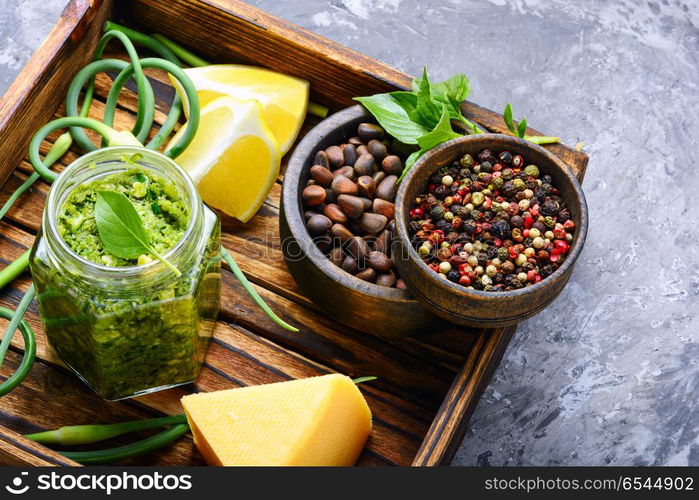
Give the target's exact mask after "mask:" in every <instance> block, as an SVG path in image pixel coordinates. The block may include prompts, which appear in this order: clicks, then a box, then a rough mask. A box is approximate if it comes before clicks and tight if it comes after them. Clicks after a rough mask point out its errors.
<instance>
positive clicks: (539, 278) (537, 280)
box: [534, 274, 542, 283]
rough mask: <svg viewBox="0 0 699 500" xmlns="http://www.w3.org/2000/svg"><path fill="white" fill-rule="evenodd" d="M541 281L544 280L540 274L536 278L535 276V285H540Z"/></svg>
mask: <svg viewBox="0 0 699 500" xmlns="http://www.w3.org/2000/svg"><path fill="white" fill-rule="evenodd" d="M541 280H542V278H541V275H540V274H537V275H536V276H534V283H538V282H539V281H541Z"/></svg>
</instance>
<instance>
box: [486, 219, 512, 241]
mask: <svg viewBox="0 0 699 500" xmlns="http://www.w3.org/2000/svg"><path fill="white" fill-rule="evenodd" d="M490 231H491V232H492V233H493V236H495V237H496V238H498V239H501V240H504V239H505V238H509V237H510V234H511V233H510V225H509V224H508V223H507V222H505V221H504V220H498V221H496V222H495V223H494V224H493V225H492V227H491V229H490Z"/></svg>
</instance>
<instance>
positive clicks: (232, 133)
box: [166, 97, 281, 222]
mask: <svg viewBox="0 0 699 500" xmlns="http://www.w3.org/2000/svg"><path fill="white" fill-rule="evenodd" d="M186 127H187V124H185V125H183V126H182V128H180V130H179V131H178V132H177V133H176V134H175V135H174V136H173V138H172V139H171V140H170V143H169V144H168V146H167V148H166V149H170V147H172V145H173V144H176V143H177V141H178V140H179V139H180V137H181V136H182V134H184V131H185V130H186ZM175 161H176V162H177V163H178V164H179V165H180V166H181V167H182V168H183V169H185V170H186V171H187V172H188V173H189V175H190V177H192V179H193V180H194V182H195V183H196V184H197V187H198V188H199V193H200V194H201V197H202V199H203V200H204V201H205V202H206V203H208V204H209V205H211V206H212V207H214V208H217V209H219V210H221V211H222V212H224V213H225V214H227V215H230V216H232V217H235V218H236V219H238V220H240V221H242V222H247V221H248V220H250V218H251V217H252V216H253V215H255V212H257V210H258V209H259V208H260V206H261V205H262V203H263V202H264V200H265V198H266V197H267V194H268V193H269V191H270V189H272V186H273V185H274V182H275V180H276V179H277V176H278V175H279V164H280V162H281V153H280V152H279V145H278V144H277V140H276V139H275V137H274V134H272V131H271V130H270V129H269V127H268V126H267V124H266V122H265V118H264V116H263V110H262V106H261V105H260V103H258V102H257V101H239V100H236V99H233V98H231V97H219V98H217V99H214V100H212V101H210V102H209V103H208V104H206V105H205V106H204V107H202V109H201V114H200V122H199V128H198V130H197V133H196V135H195V136H194V139H193V140H192V142H191V143H190V145H189V146H188V147H187V149H186V150H185V151H184V152H183V153H182V154H181V155H180V156H178V157H177V158H176V160H175Z"/></svg>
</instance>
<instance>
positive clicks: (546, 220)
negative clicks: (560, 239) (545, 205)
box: [544, 216, 556, 228]
mask: <svg viewBox="0 0 699 500" xmlns="http://www.w3.org/2000/svg"><path fill="white" fill-rule="evenodd" d="M544 225H545V226H546V227H549V228H553V227H554V226H555V225H556V219H554V218H553V217H551V216H548V217H544Z"/></svg>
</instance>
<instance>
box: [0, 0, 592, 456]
mask: <svg viewBox="0 0 699 500" xmlns="http://www.w3.org/2000/svg"><path fill="white" fill-rule="evenodd" d="M111 5H112V2H110V1H108V0H105V1H97V2H93V8H91V9H88V8H86V7H85V4H84V2H83V1H81V0H73V1H72V2H71V4H70V5H69V8H68V9H67V13H68V15H67V17H66V18H65V19H63V21H62V22H63V24H64V25H65V24H66V23H69V24H70V23H72V24H71V26H73V28H72V29H66V28H65V26H64V29H63V30H62V31H61V30H57V31H55V32H54V35H55V41H54V42H52V44H51V45H52V46H53V45H55V48H54V49H55V50H54V52H53V53H54V58H59V59H60V60H61V61H64V60H71V61H72V62H73V63H75V60H74V58H75V56H71V54H73V52H72V51H69V50H68V49H67V47H73V44H75V43H82V44H84V46H83V51H82V52H83V53H84V54H90V53H91V52H92V49H91V47H92V46H94V38H95V36H94V34H92V35H90V33H92V32H91V31H90V29H87V30H85V29H82V30H79V32H80V33H81V34H84V33H87V34H88V35H85V36H84V38H83V39H82V42H80V41H79V40H78V41H77V42H71V41H70V35H69V34H70V33H71V32H73V30H74V29H75V26H79V25H80V21H79V19H76V18H75V16H76V12H78V13H82V14H83V15H87V16H90V17H92V18H93V19H103V18H104V17H107V16H109V15H110V12H111ZM118 6H119V8H120V10H119V12H120V13H121V14H122V15H123V16H126V17H127V19H126V21H127V22H129V19H128V18H131V19H138V21H139V23H141V24H142V25H145V26H141V27H142V28H145V30H146V31H148V28H149V27H150V31H155V30H156V29H157V31H160V32H164V33H165V34H166V35H168V36H171V37H172V38H175V39H177V40H178V41H180V42H183V43H184V44H185V45H187V46H189V47H190V48H192V49H195V50H196V51H197V52H199V53H200V54H201V55H202V56H204V57H206V58H210V59H211V60H213V61H227V62H250V63H256V64H263V65H265V66H268V67H271V68H273V69H277V70H280V71H285V72H287V73H291V74H298V75H299V76H302V77H304V78H307V79H309V80H310V81H311V85H312V89H313V93H314V99H316V100H318V101H320V102H323V103H325V104H329V105H331V106H332V107H333V108H334V109H335V110H337V109H340V108H341V107H344V106H346V105H348V104H351V100H350V99H351V97H353V96H354V95H366V94H369V93H374V92H379V91H385V90H390V89H395V88H398V87H401V86H404V85H406V84H407V83H408V82H409V78H408V77H407V76H406V75H404V74H402V73H400V72H398V71H396V70H393V69H391V68H388V67H386V66H384V65H382V64H380V63H378V62H376V61H373V60H371V59H369V58H366V57H365V56H362V55H360V54H357V53H354V52H352V51H349V50H347V49H344V48H341V47H338V46H336V45H335V44H333V43H332V42H329V41H327V40H324V39H322V38H320V37H317V36H316V35H313V34H310V33H308V32H305V31H303V30H301V29H299V28H297V27H295V26H293V25H290V24H288V23H285V22H283V21H280V20H278V19H276V18H274V17H272V16H269V15H268V14H266V13H263V12H261V11H259V10H258V9H254V8H252V7H250V6H247V5H245V4H242V3H240V2H237V1H232V0H187V1H185V0H173V1H171V2H162V1H159V0H126V1H123V2H119V3H118ZM78 17H79V16H78ZM184 19H186V22H183V20H184ZM88 27H89V26H88ZM154 27H155V28H154ZM56 33H57V34H56ZM61 37H62V38H61ZM78 38H79V37H78ZM193 43H195V44H196V46H193V45H192V44H193ZM81 46H82V45H81ZM108 54H109V56H110V57H123V55H122V54H121V53H120V52H119V51H118V50H115V49H114V48H113V46H112V44H110V48H109V50H108ZM71 57H73V59H70V58H71ZM86 57H87V56H86ZM49 61H51V59H50V58H49ZM41 64H46V59H41V60H38V61H37V62H36V65H41ZM61 67H62V66H61ZM25 72H26V71H25ZM46 72H47V71H46V68H45V67H44V68H39V67H34V68H32V69H31V71H29V72H26V73H27V75H29V76H26V75H25V73H23V74H22V75H23V76H22V77H20V80H21V79H25V81H28V82H32V80H31V78H29V77H32V78H34V77H35V76H36V75H41V74H46ZM73 72H74V68H73ZM68 74H69V72H67V71H65V72H64V73H62V74H61V76H60V81H58V82H54V81H51V82H50V84H51V85H52V87H51V89H50V90H51V92H39V93H37V92H38V91H34V92H33V93H32V92H29V93H25V94H22V95H18V94H17V92H16V90H15V94H13V95H12V96H10V98H9V100H8V98H7V97H5V98H4V99H3V101H1V102H3V103H5V102H10V101H12V102H14V106H15V107H14V108H13V111H14V113H13V112H12V111H7V112H5V111H6V110H5V109H0V125H2V124H3V123H4V124H5V127H2V126H0V132H2V134H3V139H4V137H5V134H6V133H7V131H8V128H7V126H8V124H17V123H18V120H19V118H18V117H17V110H20V109H27V107H28V106H29V107H30V106H32V105H34V104H35V103H40V105H43V106H48V105H50V106H51V108H50V109H49V111H50V110H51V109H52V110H54V111H53V114H54V116H62V114H63V109H62V107H61V106H58V102H59V99H58V98H56V97H55V95H54V94H56V93H59V94H60V96H59V97H60V98H62V96H63V94H62V92H63V89H64V88H65V85H66V83H67V80H66V79H67V78H68ZM149 74H150V76H151V77H152V80H153V83H154V85H153V86H154V91H155V93H156V104H157V107H158V109H157V111H156V116H155V118H156V127H155V129H157V126H159V124H161V123H162V120H163V119H164V117H165V113H166V112H167V106H168V105H169V102H170V100H171V98H172V89H171V88H170V87H169V84H168V81H167V77H166V76H165V75H162V74H159V73H157V72H150V73H149ZM338 75H341V77H339V76H338ZM110 83H111V76H109V75H100V76H99V78H98V80H97V85H96V95H97V98H96V100H95V103H94V106H93V108H92V110H91V116H94V117H96V118H100V117H101V115H102V110H103V108H104V99H105V97H106V94H107V92H108V89H109V87H110ZM31 85H34V86H35V83H32V84H31ZM15 87H16V85H15ZM15 87H13V88H15ZM47 96H50V99H48V97H47ZM47 99H48V100H47ZM135 109H136V95H135V94H134V93H133V92H132V91H131V90H128V89H126V90H124V92H122V95H121V99H120V102H119V109H118V111H117V115H116V124H117V127H118V128H119V127H121V128H125V127H130V125H131V124H132V123H133V120H134V111H135ZM464 111H465V113H467V114H469V115H470V116H472V117H473V118H474V119H475V120H477V121H479V122H480V123H482V124H484V125H486V126H487V127H488V128H489V129H491V130H495V131H502V130H503V127H504V125H503V124H502V121H501V120H500V118H499V115H497V114H496V113H493V112H490V111H488V110H484V109H483V108H480V107H478V106H476V105H473V104H471V103H465V104H464ZM44 114H45V113H44ZM49 118H50V113H49V114H48V115H46V116H44V115H43V114H42V115H41V116H34V117H32V118H31V119H30V120H27V123H26V124H24V128H23V134H25V135H26V139H28V138H29V135H30V132H29V131H30V130H34V129H36V128H38V127H39V126H40V125H41V124H43V122H44V121H46V120H47V119H49ZM317 121H318V120H317V119H314V118H309V119H308V120H307V122H306V123H305V124H304V129H303V130H304V131H305V130H308V129H309V128H310V127H312V126H313V125H315V124H316V123H317ZM154 131H155V130H154ZM531 133H536V131H531ZM302 134H303V132H302ZM58 135H59V133H58V132H57V133H54V134H52V135H51V136H50V137H49V138H48V140H47V141H45V143H44V144H42V151H43V152H46V151H47V150H48V149H49V148H50V144H51V141H53V140H55V139H56V138H57V137H58ZM17 140H19V139H17ZM2 148H3V151H2V152H3V155H4V156H3V157H4V158H11V159H12V163H11V164H9V163H7V164H6V163H3V164H0V167H1V168H0V175H2V176H4V177H7V181H6V183H5V185H4V186H3V188H2V189H1V190H0V204H2V203H4V201H5V200H6V199H7V197H8V196H9V194H10V193H11V192H12V191H13V190H14V189H15V188H16V187H17V186H18V185H19V184H21V182H22V181H23V180H24V179H26V177H27V175H29V173H30V172H31V167H30V165H29V164H28V163H27V162H26V159H25V160H21V158H22V156H23V154H22V153H23V152H24V151H25V150H26V148H25V146H24V144H23V143H5V142H4V141H3V145H2ZM552 150H554V151H555V153H556V154H558V155H559V156H561V157H562V158H563V159H564V160H565V161H567V162H568V163H569V164H570V165H571V168H573V169H574V171H575V172H576V174H578V175H579V176H582V174H583V173H584V169H585V166H586V164H587V157H586V156H585V155H584V154H582V153H579V152H577V151H574V150H572V149H570V148H567V147H565V146H554V147H553V148H552ZM79 154H80V152H79V151H71V152H69V154H67V155H66V156H65V157H64V158H63V159H62V160H61V165H62V166H65V165H67V164H68V163H70V162H71V161H73V160H74V159H75V158H77V156H78V155H79ZM20 160H21V161H20ZM61 165H59V166H58V168H57V170H60V169H61V168H62V166H61ZM15 167H16V168H15ZM282 181H283V175H282V176H280V178H279V182H278V183H277V185H276V186H275V187H274V189H273V190H272V192H271V193H270V196H269V197H268V199H267V200H266V202H265V204H264V205H263V207H262V209H261V210H260V212H259V213H258V214H257V215H256V216H255V217H254V218H253V219H252V220H251V221H250V222H249V223H248V224H241V223H239V222H236V221H234V220H232V219H230V218H227V217H223V218H222V222H223V231H224V235H223V243H224V245H225V246H226V248H228V249H229V250H230V251H231V252H232V253H233V255H234V256H235V258H236V260H237V261H238V263H239V264H240V267H241V268H242V269H243V272H244V273H245V274H246V275H247V276H248V278H249V279H250V280H251V281H252V282H253V283H254V286H255V287H256V288H257V290H258V291H259V293H260V294H261V295H262V296H263V297H264V298H265V300H266V301H267V302H268V303H269V304H270V306H271V307H272V308H273V309H275V310H276V311H278V312H279V313H280V315H281V316H282V317H283V318H284V319H286V320H287V321H289V322H292V323H293V324H295V325H297V326H298V327H299V328H300V330H301V331H300V333H298V334H292V333H290V332H288V331H286V330H283V329H281V328H279V327H278V326H277V325H276V324H274V323H273V322H271V321H270V320H269V319H268V318H267V317H266V316H264V315H263V314H262V313H261V312H260V311H259V309H258V308H257V307H256V306H255V305H254V304H253V303H252V301H251V300H250V299H249V297H248V296H247V295H246V294H245V293H244V292H243V290H242V288H241V287H240V285H239V284H238V283H237V281H236V280H235V279H234V278H233V276H232V275H231V274H230V272H229V271H228V270H224V272H223V280H222V285H223V286H222V311H221V315H220V318H219V322H218V324H217V327H216V329H215V332H214V340H213V342H212V343H211V346H210V348H209V351H208V354H207V357H206V362H205V365H204V368H203V370H202V374H201V376H200V377H199V379H198V380H197V381H196V383H194V384H190V385H188V386H184V387H180V388H176V389H171V390H168V391H162V392H158V393H155V394H151V395H147V396H143V397H140V398H137V399H134V400H129V401H126V402H119V403H106V402H104V401H102V400H101V399H100V398H99V397H98V396H96V395H95V394H93V393H92V392H91V391H90V390H89V389H87V388H86V386H84V384H82V383H81V382H80V381H78V379H77V378H76V377H75V376H74V375H72V374H71V373H70V372H69V371H68V370H67V369H65V368H64V367H63V366H62V365H61V363H60V361H59V360H58V359H57V358H56V356H55V355H54V354H53V353H52V352H51V350H50V349H49V347H48V346H47V344H46V341H45V338H44V335H43V331H42V328H41V324H40V321H39V318H38V315H37V309H36V304H32V306H31V307H30V310H29V312H28V314H27V319H28V321H29V322H30V324H31V325H32V327H33V328H34V329H35V331H36V332H37V341H38V349H37V358H38V360H37V362H36V364H35V366H34V367H33V368H32V371H31V373H30V375H29V377H28V378H27V379H26V381H25V382H24V383H23V384H22V385H21V386H20V387H19V388H18V389H16V390H15V391H14V392H12V393H11V394H10V395H8V396H6V397H4V398H2V399H1V400H0V424H2V425H4V426H5V427H6V428H7V429H2V428H0V463H9V462H10V461H11V459H12V457H15V458H14V459H16V460H17V461H19V462H20V463H25V464H32V463H35V464H37V465H39V464H43V463H44V461H47V460H48V461H49V462H50V459H46V458H45V457H53V456H55V454H53V455H52V454H51V452H50V451H49V450H48V449H46V448H44V447H42V446H39V445H35V448H26V447H23V446H24V444H26V443H23V442H22V441H19V444H8V442H11V440H9V438H8V440H9V441H8V440H5V441H4V444H3V442H2V436H4V435H5V433H7V435H8V436H11V437H12V438H13V439H15V441H17V440H16V438H17V434H16V433H26V432H33V431H36V430H40V429H46V428H55V427H58V426H61V425H69V424H78V423H96V422H105V423H106V422H117V421H123V420H130V419H137V418H146V417H149V416H154V415H160V414H173V413H180V412H181V411H182V409H181V406H180V404H179V399H180V397H181V396H182V395H184V394H187V393H189V392H192V391H212V390H217V389H223V388H231V387H240V386H245V385H253V384H261V383H269V382H276V381H281V380H289V379H293V378H300V377H308V376H313V375H319V374H323V373H329V372H333V371H339V372H342V373H346V374H348V375H350V376H363V375H376V376H378V377H379V380H378V381H376V382H372V383H370V384H364V385H362V386H361V389H362V391H363V393H364V394H365V396H366V398H367V401H368V402H369V406H370V407H371V409H372V412H373V414H374V424H375V425H374V430H373V431H372V435H371V437H370V440H369V443H368V445H367V447H366V449H365V451H364V453H363V454H362V456H361V458H360V462H359V463H360V464H362V465H386V464H395V465H409V464H411V463H412V464H414V465H437V464H443V463H446V462H448V461H449V460H450V459H451V456H452V455H453V452H454V450H455V447H456V446H458V444H459V442H460V440H461V437H462V436H463V433H464V431H465V428H466V422H467V419H468V416H469V415H470V412H471V411H472V409H473V407H474V406H475V404H476V402H477V400H478V397H479V395H480V393H481V391H482V390H483V388H484V386H485V384H487V381H488V380H489V378H490V375H491V374H492V371H493V370H494V369H495V367H496V366H497V363H498V362H499V359H500V357H501V356H502V353H503V351H504V349H505V347H506V346H507V343H508V342H509V339H510V337H511V335H512V333H513V331H512V330H491V331H481V330H465V329H459V328H454V329H452V330H449V331H445V332H442V333H440V334H439V335H433V336H429V337H424V338H413V339H390V340H389V339H381V338H378V337H375V336H373V335H371V334H368V333H363V332H359V331H356V330H352V329H350V328H347V327H344V326H343V325H341V324H339V323H337V322H335V321H333V320H331V319H329V318H328V317H327V316H325V315H324V314H323V312H322V311H319V310H318V308H317V307H315V306H314V305H313V304H312V303H310V301H309V300H308V299H307V298H306V297H305V296H303V294H302V293H301V292H300V291H299V289H298V287H297V286H296V284H295V283H294V281H293V279H292V278H291V277H290V275H289V274H288V272H287V270H286V266H285V264H284V262H283V258H282V255H281V250H280V244H279V236H278V222H277V221H278V216H279V195H280V183H281V182H282ZM48 188H49V186H48V185H47V184H46V183H44V182H43V181H40V182H38V183H37V184H36V185H35V186H34V187H33V188H32V189H31V190H30V191H29V192H27V193H25V195H23V196H22V198H21V199H20V200H19V201H18V202H17V203H16V204H15V206H14V207H13V208H12V209H11V210H10V211H9V213H8V214H7V215H6V217H5V219H4V220H3V221H0V268H2V267H4V266H5V265H7V264H8V263H9V262H11V261H12V260H13V259H14V258H16V257H17V256H19V255H20V254H21V253H22V252H23V251H24V250H26V249H27V248H28V247H30V246H31V244H32V242H33V239H34V236H35V234H36V231H37V230H38V228H39V225H40V220H41V213H42V210H43V206H44V201H45V198H46V194H47V192H48ZM29 279H30V277H29V275H28V273H25V274H24V275H22V276H21V277H20V278H19V279H17V280H16V281H15V282H13V283H11V284H10V285H9V286H8V287H6V288H5V289H4V290H2V293H0V305H3V306H6V307H11V308H15V307H16V306H17V304H18V303H19V300H20V299H21V297H22V294H23V293H24V291H25V290H26V288H27V287H28V286H29ZM5 324H6V322H4V321H1V322H0V328H2V327H4V325H5ZM22 348H23V346H22V341H21V338H20V336H17V337H16V338H15V339H14V340H13V344H12V347H11V352H10V355H9V356H8V360H7V362H6V363H5V365H4V366H3V367H2V369H1V370H0V378H4V377H7V376H8V374H9V373H11V371H12V370H13V369H14V367H16V365H17V363H18V362H19V359H20V355H21V352H22ZM28 415H31V418H28V417H27V416H28ZM125 439H126V438H120V439H115V440H113V443H114V444H122V443H123V442H125ZM25 448H26V449H25ZM27 449H29V450H30V451H29V452H27ZM32 457H33V458H32ZM42 457H43V458H42ZM128 463H129V464H140V465H143V464H169V465H184V464H197V465H198V464H201V463H202V459H201V457H200V456H199V455H198V453H197V451H196V449H195V448H194V446H193V444H192V441H191V438H190V437H189V436H186V437H185V438H183V439H181V440H179V441H178V442H177V443H175V444H173V445H172V446H170V447H168V448H166V449H163V450H160V451H159V452H156V453H152V454H150V455H148V456H145V457H141V458H139V459H135V460H131V461H129V462H128Z"/></svg>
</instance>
